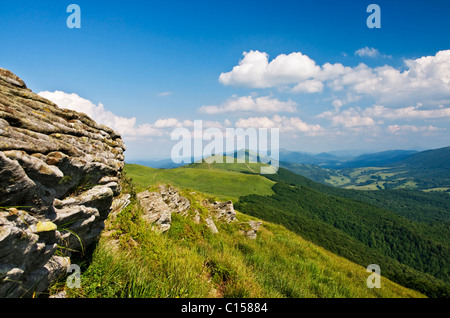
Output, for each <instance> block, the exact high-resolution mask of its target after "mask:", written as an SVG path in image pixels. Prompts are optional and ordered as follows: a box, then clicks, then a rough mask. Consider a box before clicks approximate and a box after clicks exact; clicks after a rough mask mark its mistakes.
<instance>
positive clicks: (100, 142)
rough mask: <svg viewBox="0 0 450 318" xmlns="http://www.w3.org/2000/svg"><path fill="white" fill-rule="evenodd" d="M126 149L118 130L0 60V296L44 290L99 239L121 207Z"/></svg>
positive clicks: (29, 293)
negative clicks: (42, 91)
mask: <svg viewBox="0 0 450 318" xmlns="http://www.w3.org/2000/svg"><path fill="white" fill-rule="evenodd" d="M124 151H125V146H124V143H123V141H122V140H121V138H120V136H119V134H118V133H116V132H115V131H113V130H112V129H110V128H108V127H105V126H103V125H100V124H98V123H96V122H95V121H93V120H92V119H90V118H89V117H88V116H87V115H85V114H82V113H78V112H75V111H72V110H67V109H61V108H59V107H58V106H57V105H56V104H54V103H52V102H50V101H49V100H46V99H44V98H42V97H41V96H39V95H37V94H34V93H33V92H31V90H29V89H28V88H27V86H26V85H25V83H24V82H23V81H22V80H21V79H20V78H19V77H17V76H16V75H14V74H13V73H11V72H10V71H7V70H5V69H1V68H0V297H23V296H25V297H28V296H32V295H33V294H34V295H36V293H39V292H42V291H44V290H45V289H46V288H47V287H48V285H49V284H50V283H51V282H52V281H53V280H54V279H55V278H56V277H58V275H59V274H60V273H64V272H65V271H66V269H67V267H68V266H69V264H70V259H69V256H70V251H74V250H76V251H83V250H84V249H86V248H87V247H88V246H89V245H91V244H92V243H94V242H95V241H96V239H97V238H98V236H99V235H100V233H101V231H102V230H103V228H104V220H105V219H106V218H107V216H108V214H109V213H110V212H111V210H112V206H116V207H117V206H120V207H123V204H122V203H120V204H117V203H116V204H114V203H113V200H114V199H115V198H116V197H117V196H118V195H119V194H120V191H121V189H120V178H121V172H122V169H123V166H124ZM125 201H126V200H125Z"/></svg>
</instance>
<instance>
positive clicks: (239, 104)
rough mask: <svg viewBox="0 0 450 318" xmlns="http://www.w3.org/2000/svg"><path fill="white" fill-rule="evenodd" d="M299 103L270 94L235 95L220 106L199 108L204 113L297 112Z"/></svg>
mask: <svg viewBox="0 0 450 318" xmlns="http://www.w3.org/2000/svg"><path fill="white" fill-rule="evenodd" d="M296 106H297V103H296V102H293V101H292V100H288V101H286V102H284V101H280V100H278V99H276V98H271V97H269V96H262V97H256V98H254V97H253V96H243V97H237V96H233V97H232V98H230V99H228V100H227V101H225V102H224V103H222V104H221V105H219V106H216V105H212V106H202V107H200V109H199V112H200V113H204V114H223V113H239V112H253V113H278V112H290V113H292V112H295V110H296Z"/></svg>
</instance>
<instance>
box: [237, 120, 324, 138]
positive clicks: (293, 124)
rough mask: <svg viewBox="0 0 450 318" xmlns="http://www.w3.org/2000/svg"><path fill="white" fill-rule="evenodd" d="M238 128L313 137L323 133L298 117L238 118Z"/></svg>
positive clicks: (317, 126)
mask: <svg viewBox="0 0 450 318" xmlns="http://www.w3.org/2000/svg"><path fill="white" fill-rule="evenodd" d="M235 126H236V127H238V128H279V129H280V131H281V132H294V133H295V132H297V133H304V134H306V135H309V136H314V135H318V134H321V133H323V131H324V129H323V128H322V127H321V126H320V125H312V124H307V123H305V122H304V121H303V120H301V119H300V118H298V117H286V116H279V115H275V116H273V117H272V118H268V117H251V118H240V119H239V120H237V121H236V123H235Z"/></svg>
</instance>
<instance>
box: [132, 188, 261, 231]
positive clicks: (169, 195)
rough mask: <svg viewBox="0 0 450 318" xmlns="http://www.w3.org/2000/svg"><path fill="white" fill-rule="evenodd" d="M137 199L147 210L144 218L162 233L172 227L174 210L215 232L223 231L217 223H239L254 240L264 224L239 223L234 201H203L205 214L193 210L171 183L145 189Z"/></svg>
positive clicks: (187, 200)
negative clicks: (218, 227)
mask: <svg viewBox="0 0 450 318" xmlns="http://www.w3.org/2000/svg"><path fill="white" fill-rule="evenodd" d="M191 194H192V193H191ZM136 198H137V200H138V202H139V204H140V206H141V208H142V209H143V212H144V213H143V216H142V217H143V219H144V220H146V221H147V222H148V223H149V224H150V226H152V228H153V229H154V230H156V231H159V232H167V231H168V230H169V229H170V227H171V225H172V214H173V213H175V214H179V215H182V216H185V217H192V219H193V221H194V222H195V223H197V224H199V223H200V222H202V220H203V222H204V223H205V224H206V225H207V226H208V228H209V229H210V230H211V232H212V233H213V234H217V233H219V230H218V229H217V226H216V223H215V222H225V223H237V225H238V226H239V227H240V232H241V233H242V234H243V235H245V236H246V237H248V238H250V239H256V237H257V232H258V230H259V228H260V227H261V225H262V222H257V221H249V222H239V220H238V219H237V217H236V211H235V210H234V206H233V202H232V201H227V202H217V201H216V202H214V203H213V204H211V203H209V202H207V201H203V202H202V203H201V204H202V205H203V207H204V208H205V211H207V212H206V213H204V215H203V217H201V216H200V212H199V211H198V210H196V209H195V208H194V209H193V211H190V210H191V202H190V201H189V199H187V198H185V197H183V196H182V195H180V193H179V191H178V190H177V189H175V188H173V187H171V186H169V187H167V186H164V185H160V186H158V187H157V190H156V191H155V190H153V191H151V190H145V191H143V192H141V193H138V194H137V196H136ZM190 212H192V213H190Z"/></svg>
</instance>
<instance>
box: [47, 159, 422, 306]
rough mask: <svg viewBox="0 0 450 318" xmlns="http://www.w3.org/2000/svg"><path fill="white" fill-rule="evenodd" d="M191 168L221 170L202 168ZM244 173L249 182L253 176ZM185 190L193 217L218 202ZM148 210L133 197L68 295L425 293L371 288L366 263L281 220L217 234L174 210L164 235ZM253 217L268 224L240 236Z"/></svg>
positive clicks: (385, 284)
mask: <svg viewBox="0 0 450 318" xmlns="http://www.w3.org/2000/svg"><path fill="white" fill-rule="evenodd" d="M128 168H129V167H128ZM132 168H133V169H128V172H127V175H132V176H134V174H135V173H137V172H139V170H140V168H141V167H138V166H133V167H132ZM234 168H236V167H234ZM234 168H233V169H234ZM188 169H192V170H194V171H197V172H199V171H201V170H205V172H208V173H210V174H214V173H217V171H216V170H214V169H204V167H200V168H199V167H198V166H197V167H195V168H188ZM175 170H178V169H175ZM180 170H181V169H180ZM145 171H148V170H147V169H145V168H144V169H143V170H142V171H141V173H140V174H139V177H140V178H141V180H140V182H143V181H144V180H143V179H142V178H143V175H144V174H145ZM233 173H236V172H233ZM244 176H245V178H248V180H253V177H254V176H252V175H244ZM150 178H151V179H152V182H153V180H154V179H153V177H152V176H150ZM162 181H163V180H162ZM164 181H165V180H164ZM215 181H216V180H215ZM134 186H135V183H134V182H131V181H130V180H129V179H128V182H126V183H124V184H123V187H124V188H123V190H124V193H127V192H129V193H131V194H134V193H136V191H138V189H135V188H134ZM180 192H181V193H182V195H183V196H185V197H186V198H188V200H189V201H190V203H191V208H190V210H189V212H188V214H192V213H198V211H201V213H204V211H203V210H204V208H202V202H204V201H211V200H212V201H214V199H215V198H212V197H210V196H209V195H204V194H202V193H199V192H197V191H195V192H192V190H189V189H186V190H183V189H180ZM142 215H143V210H142V208H141V206H140V205H139V204H137V203H136V201H135V200H134V199H133V198H132V201H131V204H130V205H129V206H128V207H127V208H126V209H125V210H123V211H122V212H121V213H120V214H118V215H117V216H116V217H112V218H110V219H109V220H108V223H107V227H106V229H105V231H104V234H103V235H102V238H101V240H100V242H99V244H98V246H97V248H96V250H95V252H94V254H93V255H92V259H91V260H90V261H89V262H85V263H84V264H83V269H82V274H81V281H82V284H81V286H82V287H81V288H79V289H71V290H68V291H67V293H68V296H69V297H84V298H116V297H117V298H123V297H139V298H149V297H150V298H154V297H157V298H180V297H181V298H217V297H220V298H221V297H226V298H304V297H306V298H335V297H337V298H342V297H343V298H372V297H377V298H397V297H401V298H407V297H424V295H423V294H421V293H418V292H416V291H414V290H411V289H408V288H405V287H402V286H400V285H399V284H396V283H394V282H392V281H390V280H389V279H387V278H384V277H383V278H382V288H374V289H369V288H368V287H367V285H366V281H367V278H368V275H369V274H368V273H367V271H366V268H365V267H363V266H359V265H357V264H355V263H353V262H351V261H348V260H347V259H345V258H342V257H339V256H337V255H335V254H333V253H331V252H329V251H327V250H326V249H324V248H322V247H320V246H318V245H316V244H314V243H311V242H309V241H307V240H305V239H303V238H302V237H301V236H299V235H297V234H295V233H294V232H292V231H289V230H287V229H286V228H285V227H284V226H282V225H277V224H274V223H271V222H266V221H262V220H259V219H258V218H255V217H251V216H249V215H246V214H242V213H239V212H237V214H236V216H237V218H238V220H239V222H236V223H226V222H216V225H217V228H218V233H216V234H213V233H212V232H211V231H210V229H209V228H208V227H207V226H206V225H205V224H204V223H196V222H194V221H193V220H192V219H190V218H189V217H185V216H178V215H173V220H172V226H171V228H170V229H169V230H168V231H167V232H166V233H158V232H155V231H153V230H152V229H151V227H150V226H148V223H147V222H145V221H143V218H142ZM248 221H260V222H262V226H261V228H260V229H259V230H258V237H257V239H254V240H252V239H249V238H246V237H245V236H243V235H242V233H241V227H242V222H248ZM54 288H55V289H58V286H55V287H54ZM59 288H60V287H59Z"/></svg>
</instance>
